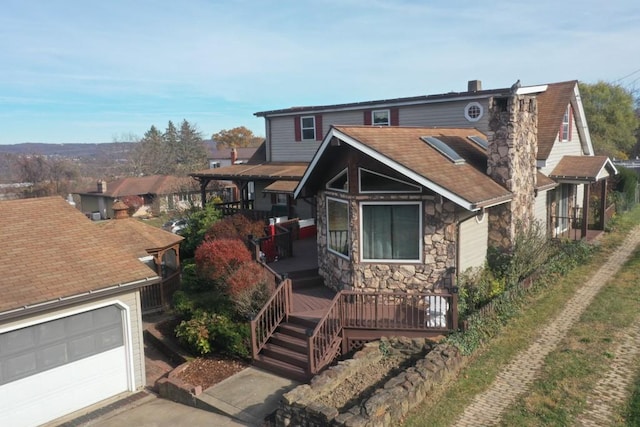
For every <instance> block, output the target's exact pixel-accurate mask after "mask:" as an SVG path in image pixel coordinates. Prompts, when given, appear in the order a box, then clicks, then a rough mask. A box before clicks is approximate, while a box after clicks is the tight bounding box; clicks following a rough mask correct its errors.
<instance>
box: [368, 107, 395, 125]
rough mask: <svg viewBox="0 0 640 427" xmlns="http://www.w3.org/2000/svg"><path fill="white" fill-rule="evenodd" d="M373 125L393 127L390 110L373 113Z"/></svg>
mask: <svg viewBox="0 0 640 427" xmlns="http://www.w3.org/2000/svg"><path fill="white" fill-rule="evenodd" d="M371 123H372V124H373V125H374V126H389V125H391V114H390V112H389V110H374V111H372V112H371Z"/></svg>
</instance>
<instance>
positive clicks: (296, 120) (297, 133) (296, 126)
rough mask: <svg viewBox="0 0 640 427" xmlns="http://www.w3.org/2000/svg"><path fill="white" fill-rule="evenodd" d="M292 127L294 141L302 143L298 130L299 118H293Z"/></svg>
mask: <svg viewBox="0 0 640 427" xmlns="http://www.w3.org/2000/svg"><path fill="white" fill-rule="evenodd" d="M293 127H294V129H295V133H296V141H302V131H301V130H300V116H294V117H293Z"/></svg>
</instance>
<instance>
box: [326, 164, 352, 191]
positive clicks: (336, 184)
mask: <svg viewBox="0 0 640 427" xmlns="http://www.w3.org/2000/svg"><path fill="white" fill-rule="evenodd" d="M327 188H328V189H330V190H335V191H341V192H343V193H346V192H348V191H349V174H348V170H347V169H344V170H343V171H342V172H340V173H339V174H338V175H336V176H335V177H333V178H332V179H331V180H330V181H329V182H327Z"/></svg>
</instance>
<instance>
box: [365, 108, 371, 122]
mask: <svg viewBox="0 0 640 427" xmlns="http://www.w3.org/2000/svg"><path fill="white" fill-rule="evenodd" d="M364 125H365V126H371V110H364Z"/></svg>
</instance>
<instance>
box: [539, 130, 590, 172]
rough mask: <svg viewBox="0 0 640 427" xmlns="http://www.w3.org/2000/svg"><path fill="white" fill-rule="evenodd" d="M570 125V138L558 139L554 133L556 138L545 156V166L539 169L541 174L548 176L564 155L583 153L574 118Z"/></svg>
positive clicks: (579, 154)
mask: <svg viewBox="0 0 640 427" xmlns="http://www.w3.org/2000/svg"><path fill="white" fill-rule="evenodd" d="M571 126H572V128H571V129H572V131H571V140H569V141H558V135H556V140H555V141H554V143H553V148H551V152H550V153H549V157H548V158H547V163H546V165H545V167H543V168H542V169H540V172H542V173H543V174H545V175H547V176H548V175H549V174H550V173H551V172H552V171H553V168H555V167H556V165H557V164H558V162H559V161H560V160H561V159H562V158H563V157H564V156H581V155H582V154H583V152H582V146H581V145H580V136H579V133H578V129H576V121H575V120H572V121H571Z"/></svg>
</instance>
